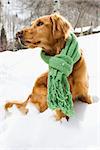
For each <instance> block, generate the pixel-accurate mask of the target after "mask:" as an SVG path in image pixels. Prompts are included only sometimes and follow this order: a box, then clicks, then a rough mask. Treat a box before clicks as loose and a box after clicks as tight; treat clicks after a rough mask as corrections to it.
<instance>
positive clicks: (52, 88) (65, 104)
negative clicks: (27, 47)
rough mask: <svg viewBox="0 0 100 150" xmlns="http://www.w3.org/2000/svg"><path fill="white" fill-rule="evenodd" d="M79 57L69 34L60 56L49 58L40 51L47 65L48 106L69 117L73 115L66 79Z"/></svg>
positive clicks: (75, 44) (77, 46)
mask: <svg viewBox="0 0 100 150" xmlns="http://www.w3.org/2000/svg"><path fill="white" fill-rule="evenodd" d="M80 56H81V52H80V50H79V45H78V41H77V39H76V36H75V35H74V33H70V36H69V38H68V39H67V42H66V45H65V48H63V49H62V50H61V53H60V54H58V55H55V56H49V55H46V54H45V52H44V51H41V58H42V59H43V60H44V61H45V62H46V63H47V64H48V65H49V74H48V106H49V108H51V109H53V110H54V109H60V110H62V112H63V113H64V114H65V115H67V116H69V117H70V116H72V115H73V114H74V109H73V101H72V95H71V92H70V85H69V82H68V79H67V77H68V76H69V75H70V74H71V73H72V70H73V65H74V64H75V63H76V62H77V61H78V60H79V59H80Z"/></svg>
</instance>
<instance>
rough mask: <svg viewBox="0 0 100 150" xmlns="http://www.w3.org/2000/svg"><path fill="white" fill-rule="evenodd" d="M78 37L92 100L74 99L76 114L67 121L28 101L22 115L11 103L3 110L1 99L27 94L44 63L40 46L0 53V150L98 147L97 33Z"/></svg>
mask: <svg viewBox="0 0 100 150" xmlns="http://www.w3.org/2000/svg"><path fill="white" fill-rule="evenodd" d="M78 40H79V43H80V47H81V48H82V49H83V50H84V55H85V57H86V62H87V66H88V72H89V82H90V93H91V94H92V96H93V98H94V102H93V104H91V105H88V104H85V103H82V102H76V103H75V112H76V113H75V115H74V116H73V117H72V118H70V120H69V121H68V122H67V121H66V120H65V119H62V120H61V121H55V118H54V112H53V111H51V110H50V109H47V110H46V111H45V112H43V113H39V112H38V110H37V109H36V108H35V107H34V106H33V105H32V104H29V105H28V108H29V113H28V114H27V115H25V116H24V115H22V114H21V113H20V112H19V111H18V110H17V108H16V107H15V106H14V107H13V108H12V109H11V110H10V112H9V113H7V112H5V111H4V108H3V105H4V103H5V102H7V101H9V100H13V99H18V100H23V101H24V100H25V99H26V98H27V97H28V95H29V94H30V93H31V90H32V88H33V85H34V82H35V80H36V79H37V77H38V76H39V75H41V73H43V72H45V71H47V70H48V66H47V65H46V64H45V63H44V62H43V61H42V60H41V58H40V50H41V49H40V48H36V49H28V50H20V51H17V52H8V51H6V52H3V53H0V102H1V105H0V150H70V149H71V150H100V93H99V89H100V84H99V82H100V79H99V77H100V69H99V68H100V67H99V64H100V59H99V56H100V45H99V43H100V34H94V35H89V36H85V37H80V38H78Z"/></svg>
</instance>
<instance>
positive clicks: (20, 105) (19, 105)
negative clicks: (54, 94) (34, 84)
mask: <svg viewBox="0 0 100 150" xmlns="http://www.w3.org/2000/svg"><path fill="white" fill-rule="evenodd" d="M31 97H32V95H31V94H30V95H29V96H28V98H27V99H26V101H24V102H18V101H14V100H13V101H11V102H7V103H6V104H5V105H4V108H5V110H6V111H8V109H9V108H11V107H13V105H15V106H16V107H17V108H18V109H19V110H20V111H21V112H22V113H23V114H27V112H28V109H27V108H26V106H27V104H28V102H29V101H30V99H31Z"/></svg>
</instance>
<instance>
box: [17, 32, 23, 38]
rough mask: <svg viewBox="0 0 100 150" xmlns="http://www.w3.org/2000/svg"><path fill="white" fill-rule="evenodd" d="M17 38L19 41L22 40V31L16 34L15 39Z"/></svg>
mask: <svg viewBox="0 0 100 150" xmlns="http://www.w3.org/2000/svg"><path fill="white" fill-rule="evenodd" d="M18 38H20V39H22V38H23V31H21V32H17V33H16V39H18Z"/></svg>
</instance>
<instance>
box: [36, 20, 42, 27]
mask: <svg viewBox="0 0 100 150" xmlns="http://www.w3.org/2000/svg"><path fill="white" fill-rule="evenodd" d="M43 24H44V23H43V22H41V21H39V22H37V24H36V25H37V26H42V25H43Z"/></svg>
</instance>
